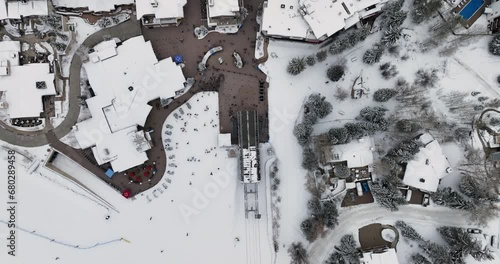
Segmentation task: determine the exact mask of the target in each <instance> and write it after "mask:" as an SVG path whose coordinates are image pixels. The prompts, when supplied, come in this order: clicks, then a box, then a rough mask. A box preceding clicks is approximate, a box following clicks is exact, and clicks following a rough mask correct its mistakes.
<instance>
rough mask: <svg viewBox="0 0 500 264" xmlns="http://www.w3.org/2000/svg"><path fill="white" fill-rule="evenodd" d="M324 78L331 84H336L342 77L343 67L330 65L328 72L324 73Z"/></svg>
mask: <svg viewBox="0 0 500 264" xmlns="http://www.w3.org/2000/svg"><path fill="white" fill-rule="evenodd" d="M326 76H327V77H328V79H330V80H331V81H332V82H336V81H338V80H340V78H342V76H344V66H342V65H332V66H330V68H328V70H327V71H326Z"/></svg>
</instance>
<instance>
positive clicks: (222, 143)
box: [219, 133, 231, 147]
mask: <svg viewBox="0 0 500 264" xmlns="http://www.w3.org/2000/svg"><path fill="white" fill-rule="evenodd" d="M230 146H231V133H225V134H219V147H230Z"/></svg>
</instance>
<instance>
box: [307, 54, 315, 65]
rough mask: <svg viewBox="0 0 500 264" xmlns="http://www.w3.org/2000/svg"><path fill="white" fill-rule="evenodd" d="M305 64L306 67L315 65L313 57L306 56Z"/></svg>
mask: <svg viewBox="0 0 500 264" xmlns="http://www.w3.org/2000/svg"><path fill="white" fill-rule="evenodd" d="M306 63H307V66H314V64H316V58H315V57H314V55H309V56H307V57H306Z"/></svg>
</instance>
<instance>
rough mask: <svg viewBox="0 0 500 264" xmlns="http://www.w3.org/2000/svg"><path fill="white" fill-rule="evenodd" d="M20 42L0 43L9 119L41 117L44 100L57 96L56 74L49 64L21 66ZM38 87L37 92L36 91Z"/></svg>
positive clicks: (2, 83) (1, 87)
mask: <svg viewBox="0 0 500 264" xmlns="http://www.w3.org/2000/svg"><path fill="white" fill-rule="evenodd" d="M20 51H21V44H20V42H19V41H2V42H0V69H3V70H2V71H1V72H2V74H0V91H4V92H5V93H4V96H5V99H4V100H5V102H6V103H7V105H8V107H7V109H6V111H7V114H8V115H9V117H10V118H19V117H39V116H40V113H41V112H43V103H42V96H45V95H55V94H56V91H55V86H54V74H53V73H50V65H49V64H48V63H33V64H26V65H22V66H20V65H19V57H18V54H19V52H20ZM37 86H38V88H37Z"/></svg>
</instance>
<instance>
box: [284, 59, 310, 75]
mask: <svg viewBox="0 0 500 264" xmlns="http://www.w3.org/2000/svg"><path fill="white" fill-rule="evenodd" d="M305 69H306V60H305V59H304V58H299V57H297V58H293V59H292V60H291V61H290V62H289V63H288V67H287V68H286V71H287V72H288V73H289V74H291V75H299V73H301V72H303V71H304V70H305Z"/></svg>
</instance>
